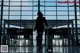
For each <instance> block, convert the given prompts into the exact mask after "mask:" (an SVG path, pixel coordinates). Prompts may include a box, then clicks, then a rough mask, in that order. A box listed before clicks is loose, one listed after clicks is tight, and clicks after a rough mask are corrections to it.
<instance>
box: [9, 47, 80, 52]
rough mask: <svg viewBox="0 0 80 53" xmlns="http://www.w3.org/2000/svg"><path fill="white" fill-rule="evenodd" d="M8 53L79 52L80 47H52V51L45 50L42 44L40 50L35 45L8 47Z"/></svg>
mask: <svg viewBox="0 0 80 53" xmlns="http://www.w3.org/2000/svg"><path fill="white" fill-rule="evenodd" d="M8 53H80V47H67V46H66V47H53V51H52V52H51V51H47V50H46V49H45V47H44V46H43V50H42V52H38V51H37V47H36V46H34V47H9V52H8Z"/></svg>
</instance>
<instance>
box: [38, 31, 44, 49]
mask: <svg viewBox="0 0 80 53" xmlns="http://www.w3.org/2000/svg"><path fill="white" fill-rule="evenodd" d="M37 33H38V36H37V46H38V47H39V49H42V34H43V30H39V31H37Z"/></svg>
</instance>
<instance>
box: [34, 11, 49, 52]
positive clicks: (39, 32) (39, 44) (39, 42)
mask: <svg viewBox="0 0 80 53" xmlns="http://www.w3.org/2000/svg"><path fill="white" fill-rule="evenodd" d="M37 15H38V17H37V20H36V25H35V30H37V47H38V49H39V50H42V35H43V31H44V25H46V26H47V27H48V24H47V22H46V19H45V17H43V14H42V13H41V12H38V13H37Z"/></svg>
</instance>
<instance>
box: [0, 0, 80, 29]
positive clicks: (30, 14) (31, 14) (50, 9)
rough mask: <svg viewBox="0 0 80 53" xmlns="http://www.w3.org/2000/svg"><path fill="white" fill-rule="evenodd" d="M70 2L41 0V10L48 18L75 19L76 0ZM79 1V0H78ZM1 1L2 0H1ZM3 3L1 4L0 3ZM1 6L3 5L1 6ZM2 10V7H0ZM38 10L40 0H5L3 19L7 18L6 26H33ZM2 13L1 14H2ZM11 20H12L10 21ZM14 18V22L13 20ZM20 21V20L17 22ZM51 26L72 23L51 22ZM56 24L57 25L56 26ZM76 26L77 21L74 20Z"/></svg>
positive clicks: (78, 17) (78, 16)
mask: <svg viewBox="0 0 80 53" xmlns="http://www.w3.org/2000/svg"><path fill="white" fill-rule="evenodd" d="M68 1H69V3H66V2H65V0H41V1H40V10H41V12H42V13H43V15H44V17H45V18H46V19H47V20H56V21H58V20H74V21H75V10H74V3H71V2H73V1H74V0H68ZM77 2H79V0H77ZM0 3H1V0H0ZM0 5H1V4H0ZM79 6H80V5H79V3H77V6H76V8H77V10H76V12H77V19H78V21H77V23H78V24H77V25H78V28H79V27H80V26H79V25H80V24H79V21H80V20H79V19H80V7H79ZM0 7H1V6H0ZM0 10H1V8H0ZM37 12H38V0H4V5H3V21H4V20H7V21H8V23H4V22H3V25H5V28H33V29H34V27H33V26H34V24H33V20H36V18H37ZM0 15H1V14H0ZM10 20H11V21H10ZM12 20H13V21H14V22H12ZM24 20H25V21H26V22H27V21H28V20H31V23H26V22H23V21H24ZM17 21H18V22H17ZM51 25H53V26H51V27H59V26H58V25H60V26H63V27H66V25H67V27H68V28H69V27H70V25H69V23H68V24H64V25H61V23H59V22H56V23H51ZM55 25H56V26H55ZM74 27H75V22H74Z"/></svg>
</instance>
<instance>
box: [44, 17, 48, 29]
mask: <svg viewBox="0 0 80 53" xmlns="http://www.w3.org/2000/svg"><path fill="white" fill-rule="evenodd" d="M44 22H45V25H46V26H47V27H48V23H47V21H46V18H45V17H44Z"/></svg>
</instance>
